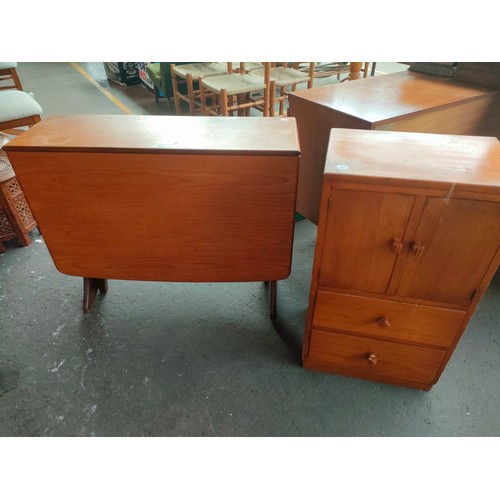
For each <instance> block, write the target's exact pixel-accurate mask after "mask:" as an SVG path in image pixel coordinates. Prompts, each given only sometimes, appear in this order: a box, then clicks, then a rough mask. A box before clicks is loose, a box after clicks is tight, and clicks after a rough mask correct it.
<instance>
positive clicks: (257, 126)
mask: <svg viewBox="0 0 500 500" xmlns="http://www.w3.org/2000/svg"><path fill="white" fill-rule="evenodd" d="M4 149H5V150H6V151H100V152H103V151H105V152H124V153H138V152H140V153H179V154H203V153H205V154H250V155H298V154H299V144H298V136H297V130H296V123H295V118H283V117H277V118H268V117H266V118H263V117H194V116H131V115H60V116H57V115H54V116H49V117H47V118H45V119H43V120H42V121H40V122H39V123H37V124H36V125H35V126H33V127H32V128H30V129H29V130H27V131H26V132H24V133H23V134H21V135H20V136H18V137H17V138H16V139H14V140H12V141H11V142H10V143H8V144H7V145H6V146H4Z"/></svg>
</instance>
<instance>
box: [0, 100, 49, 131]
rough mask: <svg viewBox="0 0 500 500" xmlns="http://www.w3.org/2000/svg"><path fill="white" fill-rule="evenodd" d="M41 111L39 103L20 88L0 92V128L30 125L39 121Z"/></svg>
mask: <svg viewBox="0 0 500 500" xmlns="http://www.w3.org/2000/svg"><path fill="white" fill-rule="evenodd" d="M42 112H43V110H42V107H41V106H40V104H38V102H37V101H35V99H33V97H31V96H30V95H29V94H28V93H26V92H23V91H22V90H3V91H1V92H0V130H3V131H6V130H10V129H14V128H18V127H24V126H28V127H31V126H32V125H34V124H35V123H37V122H39V121H40V119H41V118H40V115H41V114H42Z"/></svg>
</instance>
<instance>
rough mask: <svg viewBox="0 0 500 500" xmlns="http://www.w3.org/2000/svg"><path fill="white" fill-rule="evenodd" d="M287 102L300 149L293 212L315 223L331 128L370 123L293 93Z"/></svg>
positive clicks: (368, 124) (355, 126)
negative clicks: (294, 120)
mask: <svg viewBox="0 0 500 500" xmlns="http://www.w3.org/2000/svg"><path fill="white" fill-rule="evenodd" d="M289 101H290V107H289V109H288V115H289V116H292V117H295V118H296V120H297V130H298V133H299V140H300V150H301V156H300V169H299V182H298V187H297V211H298V212H299V213H301V214H302V215H303V216H304V217H306V218H307V219H309V220H310V221H311V222H313V223H314V224H317V223H318V217H319V206H320V201H321V188H322V184H323V172H324V169H325V159H326V151H327V149H328V140H329V137H330V131H331V129H332V128H350V129H370V128H371V127H372V125H371V123H368V122H365V121H363V120H360V119H357V118H355V117H352V116H349V115H346V114H344V113H340V112H338V111H336V110H334V109H331V108H328V107H326V106H322V105H320V104H317V103H315V102H314V101H309V100H307V99H303V98H299V97H296V96H294V95H293V94H291V95H290V96H289Z"/></svg>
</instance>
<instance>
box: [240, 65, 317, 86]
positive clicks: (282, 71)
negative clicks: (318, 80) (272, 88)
mask: <svg viewBox="0 0 500 500" xmlns="http://www.w3.org/2000/svg"><path fill="white" fill-rule="evenodd" d="M250 74H251V75H255V76H259V77H262V78H264V69H255V70H252V71H251V72H250ZM269 79H270V80H274V81H275V82H276V86H277V87H284V86H288V85H296V84H298V83H305V82H308V81H309V80H310V78H309V75H306V74H305V73H303V72H302V71H299V70H297V69H293V68H288V67H286V68H285V67H277V68H271V69H270V71H269Z"/></svg>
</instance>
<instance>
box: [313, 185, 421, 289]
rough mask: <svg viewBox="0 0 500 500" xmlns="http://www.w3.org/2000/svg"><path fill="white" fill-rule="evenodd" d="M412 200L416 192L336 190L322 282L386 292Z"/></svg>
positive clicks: (329, 218) (331, 204)
mask: <svg viewBox="0 0 500 500" xmlns="http://www.w3.org/2000/svg"><path fill="white" fill-rule="evenodd" d="M413 202H414V196H411V195H400V194H394V193H379V192H368V191H349V190H337V189H332V192H331V200H330V208H329V210H328V216H327V220H326V228H325V238H324V244H323V252H322V257H321V272H320V276H319V284H320V285H323V286H330V287H335V288H343V289H348V290H359V291H363V292H373V293H385V291H386V289H387V286H388V283H389V280H390V278H391V274H392V271H393V268H394V264H395V262H396V259H397V257H398V250H399V249H400V247H399V248H398V246H397V240H399V241H401V242H402V241H403V235H404V232H405V228H406V224H407V221H408V218H409V215H410V212H411V209H412V206H413ZM395 241H396V245H394V242H395Z"/></svg>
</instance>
